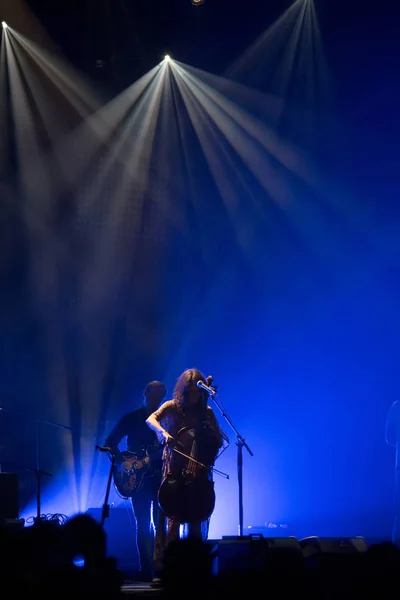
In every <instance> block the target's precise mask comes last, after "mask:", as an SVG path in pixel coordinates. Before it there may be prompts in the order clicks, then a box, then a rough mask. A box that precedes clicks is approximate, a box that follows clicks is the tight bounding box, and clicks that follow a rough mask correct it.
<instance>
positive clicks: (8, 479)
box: [0, 473, 19, 520]
mask: <svg viewBox="0 0 400 600" xmlns="http://www.w3.org/2000/svg"><path fill="white" fill-rule="evenodd" d="M18 517H19V479H18V473H0V519H2V520H3V519H18Z"/></svg>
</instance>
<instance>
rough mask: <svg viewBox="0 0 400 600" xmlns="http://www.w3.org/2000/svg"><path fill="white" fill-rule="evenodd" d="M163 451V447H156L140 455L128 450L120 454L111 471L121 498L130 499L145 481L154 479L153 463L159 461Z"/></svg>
mask: <svg viewBox="0 0 400 600" xmlns="http://www.w3.org/2000/svg"><path fill="white" fill-rule="evenodd" d="M163 451H164V446H161V447H160V446H158V447H157V449H156V450H153V451H152V452H150V453H149V451H148V450H144V451H143V452H142V453H140V454H137V453H135V452H130V451H128V450H127V451H124V452H122V453H121V459H120V460H118V461H116V462H115V464H114V469H113V481H114V487H115V489H116V491H117V493H118V495H119V496H120V497H121V498H123V499H124V500H126V499H127V498H132V496H134V495H135V494H136V493H137V492H139V491H140V490H141V489H142V487H143V486H144V484H145V481H146V480H147V479H149V478H150V477H154V474H155V471H154V467H153V461H154V460H157V459H160V458H161V456H162V453H163Z"/></svg>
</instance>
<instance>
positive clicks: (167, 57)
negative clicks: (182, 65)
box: [164, 54, 171, 62]
mask: <svg viewBox="0 0 400 600" xmlns="http://www.w3.org/2000/svg"><path fill="white" fill-rule="evenodd" d="M164 60H165V62H170V60H171V57H170V55H169V54H166V55H165V56H164Z"/></svg>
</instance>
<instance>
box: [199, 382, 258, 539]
mask: <svg viewBox="0 0 400 600" xmlns="http://www.w3.org/2000/svg"><path fill="white" fill-rule="evenodd" d="M208 393H209V396H210V398H212V400H213V401H214V404H215V405H216V407H217V408H218V410H219V412H220V413H221V415H222V416H223V418H224V419H225V421H226V422H227V423H228V425H229V426H230V428H231V429H232V430H233V432H234V434H235V436H236V446H237V477H238V491H239V536H240V537H242V536H243V448H246V450H247V452H248V453H249V454H250V456H254V453H253V452H252V451H251V450H250V448H249V445H248V444H247V442H246V441H245V440H244V438H243V437H242V436H241V435H240V433H239V432H238V430H237V429H236V427H235V426H234V425H233V423H232V421H231V419H230V418H229V416H228V415H227V414H226V411H225V410H224V408H223V406H222V405H221V404H220V402H219V400H218V394H217V392H216V390H215V389H214V388H213V386H210V390H209V391H208Z"/></svg>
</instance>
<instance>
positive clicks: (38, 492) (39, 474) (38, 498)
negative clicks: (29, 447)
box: [0, 407, 72, 523]
mask: <svg viewBox="0 0 400 600" xmlns="http://www.w3.org/2000/svg"><path fill="white" fill-rule="evenodd" d="M1 412H5V413H8V414H10V415H13V416H15V417H19V418H23V419H27V420H28V421H31V422H34V423H35V425H36V430H35V446H36V468H35V469H33V468H30V467H24V466H21V467H20V468H22V469H23V470H25V471H31V472H32V473H34V474H35V478H36V517H34V522H35V523H36V522H37V521H40V520H41V518H42V507H41V492H42V476H43V475H44V476H46V477H53V473H48V472H47V471H43V470H42V469H41V461H40V426H41V425H42V424H44V425H50V426H51V427H57V428H58V429H67V430H70V431H72V428H71V427H67V426H66V425H60V424H59V423H53V422H52V421H45V420H44V419H32V418H30V417H27V416H26V415H24V414H22V413H17V412H13V411H11V410H8V408H3V407H2V408H0V413H1ZM15 466H17V465H15Z"/></svg>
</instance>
